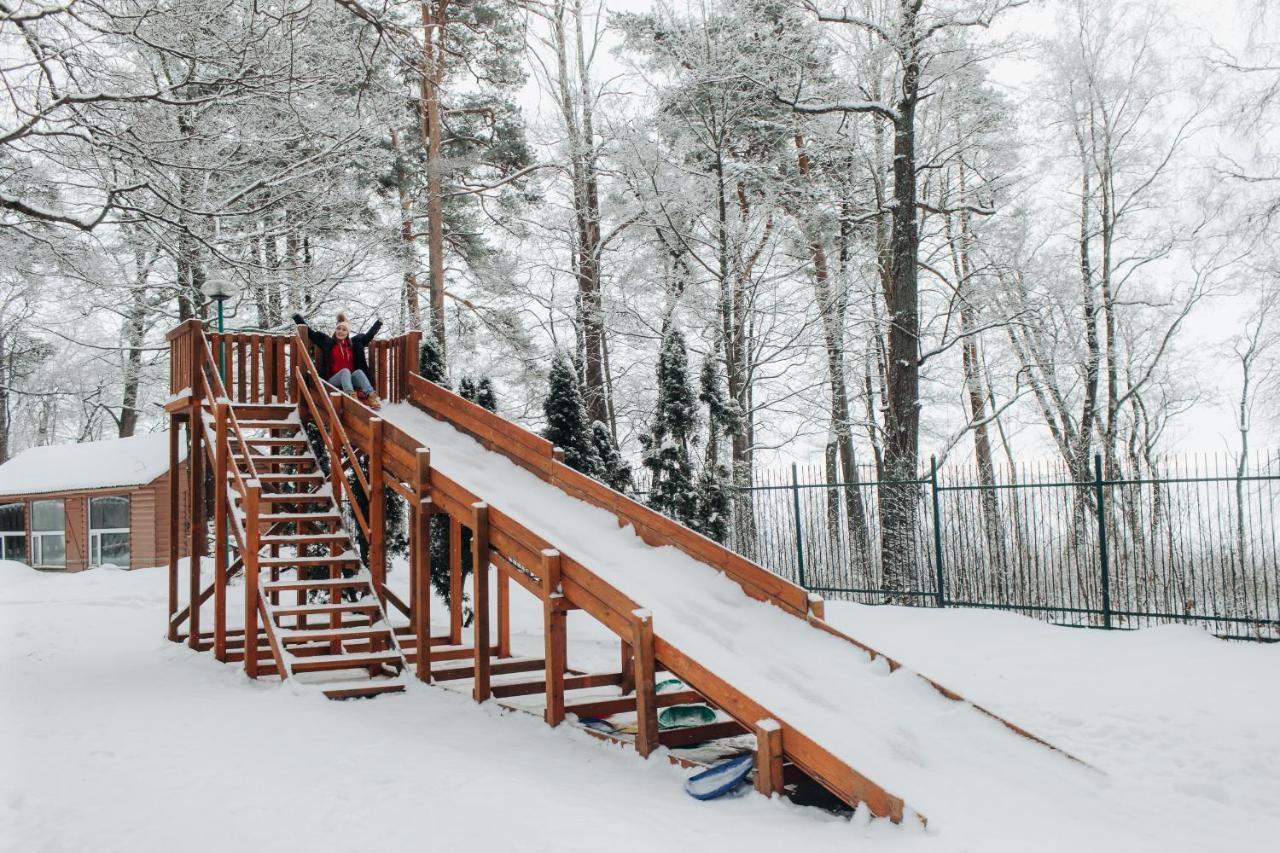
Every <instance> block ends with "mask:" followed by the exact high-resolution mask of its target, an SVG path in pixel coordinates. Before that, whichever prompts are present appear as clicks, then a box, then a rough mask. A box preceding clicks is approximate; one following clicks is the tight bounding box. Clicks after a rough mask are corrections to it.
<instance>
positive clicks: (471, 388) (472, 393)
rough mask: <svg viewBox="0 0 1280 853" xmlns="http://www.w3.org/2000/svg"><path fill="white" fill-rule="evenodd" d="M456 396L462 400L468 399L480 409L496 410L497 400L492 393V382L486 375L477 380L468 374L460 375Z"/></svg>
mask: <svg viewBox="0 0 1280 853" xmlns="http://www.w3.org/2000/svg"><path fill="white" fill-rule="evenodd" d="M458 396H459V397H461V398H462V399H464V400H470V401H471V402H472V403H475V404H476V405H477V406H479V407H480V408H482V409H488V410H489V411H491V412H495V413H496V412H497V411H498V400H497V398H496V397H495V396H494V393H493V382H491V381H490V380H489V377H488V376H482V377H480V379H479V380H472V379H471V377H469V376H464V377H462V380H461V381H460V382H459V383H458Z"/></svg>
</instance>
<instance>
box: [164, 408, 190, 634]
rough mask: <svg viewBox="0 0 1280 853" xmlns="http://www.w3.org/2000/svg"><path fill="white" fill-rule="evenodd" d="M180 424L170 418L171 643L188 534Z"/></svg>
mask: <svg viewBox="0 0 1280 853" xmlns="http://www.w3.org/2000/svg"><path fill="white" fill-rule="evenodd" d="M178 424H179V420H178V417H177V415H170V416H169V625H168V637H169V641H170V642H174V643H176V642H177V641H178V626H177V625H175V624H173V617H174V616H177V615H178V554H179V552H180V551H181V546H180V545H179V543H180V542H181V541H182V537H183V535H184V534H185V533H186V531H185V530H183V529H182V514H181V513H179V512H178V503H179V502H180V501H181V500H182V491H181V488H182V484H181V483H179V482H178V474H179V473H180V471H179V468H178V466H179V465H180V464H181V462H180V461H179V453H178V441H179V440H180V439H179V436H178Z"/></svg>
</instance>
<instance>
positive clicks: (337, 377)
mask: <svg viewBox="0 0 1280 853" xmlns="http://www.w3.org/2000/svg"><path fill="white" fill-rule="evenodd" d="M329 384H330V385H334V386H337V388H338V389H339V390H342V391H346V392H347V393H348V394H350V393H351V392H352V390H355V391H359V392H360V393H362V394H372V393H373V385H372V384H370V382H369V377H368V376H365V375H364V371H363V370H347V369H345V368H344V369H342V370H339V371H338V372H337V373H335V374H333V375H332V376H330V377H329ZM353 385H354V386H355V388H354V389H353V388H352V387H351V386H353Z"/></svg>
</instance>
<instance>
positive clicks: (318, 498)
mask: <svg viewBox="0 0 1280 853" xmlns="http://www.w3.org/2000/svg"><path fill="white" fill-rule="evenodd" d="M258 499H259V500H260V501H261V502H262V503H270V504H289V503H294V504H327V503H332V502H333V496H332V495H330V494H329V493H328V492H320V493H316V492H262V493H260V494H259V496H258ZM236 500H243V498H241V496H240V494H239V493H238V492H237V493H236Z"/></svg>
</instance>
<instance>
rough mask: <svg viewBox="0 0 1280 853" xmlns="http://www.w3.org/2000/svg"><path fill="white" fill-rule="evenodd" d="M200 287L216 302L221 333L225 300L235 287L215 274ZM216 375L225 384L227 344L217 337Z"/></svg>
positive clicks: (232, 293) (229, 296)
mask: <svg viewBox="0 0 1280 853" xmlns="http://www.w3.org/2000/svg"><path fill="white" fill-rule="evenodd" d="M201 289H202V290H203V291H204V295H205V296H207V297H208V298H210V299H212V300H213V301H214V302H216V303H218V334H219V335H221V334H222V333H223V332H224V331H226V329H225V327H224V322H225V320H226V316H225V314H224V313H223V307H224V305H225V304H226V301H227V300H228V299H230V298H231V297H232V296H234V295H235V289H234V288H232V286H231V282H229V281H228V280H227V279H225V278H220V277H217V276H214V277H211V278H208V279H206V280H205V283H204V287H203V288H201ZM218 375H219V376H220V377H221V378H222V381H223V383H224V384H225V383H226V381H227V344H226V341H224V340H222V338H219V339H218Z"/></svg>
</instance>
